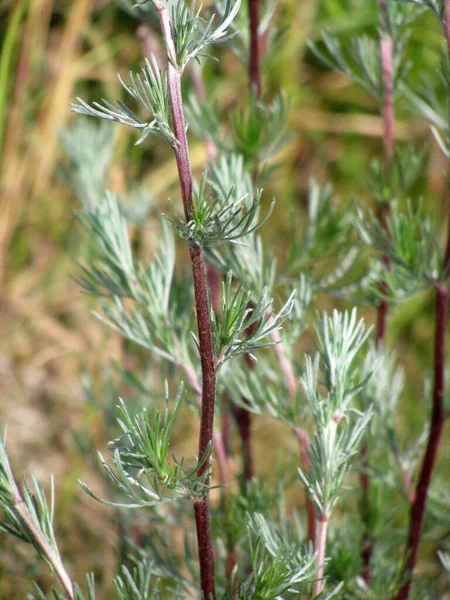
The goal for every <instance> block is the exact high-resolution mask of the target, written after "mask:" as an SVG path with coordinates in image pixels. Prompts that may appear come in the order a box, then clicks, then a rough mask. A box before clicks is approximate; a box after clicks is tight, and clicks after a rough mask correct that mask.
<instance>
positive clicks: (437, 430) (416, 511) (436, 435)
mask: <svg viewBox="0 0 450 600" xmlns="http://www.w3.org/2000/svg"><path fill="white" fill-rule="evenodd" d="M443 27H444V35H445V39H446V42H447V48H448V53H449V56H450V0H446V5H445V15H444V21H443ZM447 101H448V108H449V119H450V82H449V87H448V99H447ZM448 177H449V183H450V173H448ZM443 267H444V273H445V271H446V270H448V269H449V267H450V221H449V224H448V230H447V245H446V249H445V254H444V261H443ZM448 293H449V290H448V284H447V283H446V282H445V281H443V282H438V283H436V285H435V294H436V300H435V303H436V305H435V334H434V386H433V407H432V413H431V426H430V433H429V435H428V442H427V447H426V450H425V455H424V457H423V461H422V467H421V470H420V475H419V480H418V482H417V486H416V491H415V498H414V502H413V503H412V506H411V512H410V518H409V530H408V540H407V543H406V559H407V562H406V581H405V583H404V585H403V587H402V588H401V589H400V591H399V593H398V595H397V598H396V600H406V599H407V598H408V596H409V593H410V591H411V586H412V577H413V572H414V568H415V565H416V560H417V553H418V551H419V545H420V538H421V534H422V526H423V519H424V515H425V508H426V502H427V497H428V489H429V487H430V483H431V476H432V473H433V469H434V465H435V463H436V457H437V452H438V448H439V443H440V440H441V436H442V431H443V428H444V423H445V413H444V391H445V344H446V339H447V322H448V300H449V298H448Z"/></svg>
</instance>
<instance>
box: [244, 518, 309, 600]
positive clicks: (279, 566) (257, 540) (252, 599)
mask: <svg viewBox="0 0 450 600" xmlns="http://www.w3.org/2000/svg"><path fill="white" fill-rule="evenodd" d="M249 544H250V555H251V557H252V572H251V575H249V576H248V577H247V579H246V580H245V581H244V582H243V583H242V584H241V585H240V586H239V589H238V595H237V597H238V598H239V600H264V599H273V600H276V599H278V598H280V599H282V598H283V597H284V594H286V593H287V592H291V593H297V594H298V593H305V592H306V591H309V588H310V584H311V582H312V581H313V579H314V573H315V568H314V558H315V556H314V551H313V548H312V546H308V545H302V544H299V542H298V541H297V540H295V539H290V538H289V537H287V538H286V537H284V536H283V535H282V534H281V533H280V531H279V530H278V528H276V527H275V526H274V524H273V523H271V522H269V521H268V520H267V519H266V518H265V517H263V515H261V514H258V513H256V514H253V515H251V516H250V515H249Z"/></svg>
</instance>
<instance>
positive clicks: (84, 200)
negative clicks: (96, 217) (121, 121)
mask: <svg viewBox="0 0 450 600" xmlns="http://www.w3.org/2000/svg"><path fill="white" fill-rule="evenodd" d="M113 136H114V129H113V127H112V126H111V124H110V123H100V124H98V125H97V124H96V123H92V122H91V121H89V120H87V119H77V120H76V122H75V125H74V126H73V127H71V128H70V129H69V128H68V127H64V128H61V129H60V130H59V139H60V143H61V146H62V149H63V151H64V153H65V155H66V157H67V161H68V164H67V167H64V168H60V170H59V174H60V176H61V178H62V180H63V182H64V183H65V184H66V186H67V187H68V188H69V189H70V190H71V191H72V192H73V193H74V194H75V195H76V196H77V198H78V199H79V200H80V202H81V205H82V207H83V209H86V210H93V209H94V208H95V207H96V206H97V204H98V203H99V202H100V201H101V200H102V199H103V198H104V195H105V188H106V186H107V176H108V169H109V167H110V164H111V160H112V156H113V152H114V144H113Z"/></svg>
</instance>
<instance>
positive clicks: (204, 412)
mask: <svg viewBox="0 0 450 600" xmlns="http://www.w3.org/2000/svg"><path fill="white" fill-rule="evenodd" d="M154 5H155V8H156V9H157V11H158V13H159V17H160V21H161V28H162V33H163V38H164V41H165V45H166V51H167V56H166V62H167V80H168V86H169V96H170V105H171V111H172V121H173V129H174V133H175V137H176V139H177V141H178V144H177V146H176V147H175V148H174V152H175V159H176V163H177V168H178V177H179V181H180V188H181V197H182V200H183V207H184V214H185V217H186V220H189V217H190V213H191V212H192V208H193V204H192V202H193V200H192V195H193V182H192V171H191V164H190V160H189V150H188V143H187V137H186V125H185V120H184V112H183V101H182V95H181V72H180V70H179V69H178V68H176V67H175V66H174V65H173V63H172V62H171V57H175V56H176V52H175V44H174V40H173V35H172V27H171V23H170V14H169V10H168V8H167V5H166V3H165V2H164V3H162V2H154ZM190 257H191V266H192V276H193V280H194V295H195V308H196V314H197V326H198V338H199V344H200V361H201V366H202V406H201V421H200V436H199V449H198V457H199V461H201V460H202V458H204V456H205V454H206V453H207V452H209V451H210V447H211V445H212V441H213V429H214V404H215V399H216V366H215V359H214V352H213V346H212V338H211V323H210V319H209V305H208V288H207V284H206V272H205V263H204V259H203V253H202V250H201V248H200V247H199V246H190ZM209 465H210V458H208V460H207V461H205V462H204V464H203V465H202V466H201V467H200V468H199V470H198V475H199V476H202V475H204V473H205V471H206V470H207V469H208V468H209ZM207 483H209V478H208V479H207ZM194 511H195V523H196V528H197V541H198V553H199V562H200V578H201V588H202V593H203V597H204V599H205V600H213V599H215V597H216V592H215V580H214V552H213V545H212V537H211V516H210V506H209V492H206V493H205V495H204V496H202V498H201V499H200V500H197V501H195V503H194Z"/></svg>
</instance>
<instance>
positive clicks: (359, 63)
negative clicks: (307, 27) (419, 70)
mask: <svg viewBox="0 0 450 600" xmlns="http://www.w3.org/2000/svg"><path fill="white" fill-rule="evenodd" d="M322 42H323V46H324V50H322V48H321V47H319V46H318V45H317V44H312V43H310V44H309V47H310V50H311V51H312V52H313V53H314V54H315V56H317V58H318V59H319V60H320V61H322V62H323V63H324V64H325V65H327V67H329V68H330V69H333V70H335V71H340V72H341V73H344V74H345V75H347V77H349V78H350V79H353V81H355V82H356V83H357V84H358V85H360V86H362V87H363V88H365V89H366V90H367V91H368V92H370V93H371V94H372V96H374V98H375V99H376V100H377V101H378V102H379V103H380V104H381V103H382V101H383V89H384V88H383V71H382V66H381V57H380V47H379V43H378V41H377V40H375V39H372V38H370V37H368V36H366V35H364V36H361V37H359V38H355V39H353V40H351V43H350V44H348V47H349V48H350V49H349V51H348V52H346V51H345V50H344V49H343V46H342V44H341V42H340V41H339V40H338V39H337V38H336V37H335V36H334V35H333V34H332V33H331V32H330V31H326V32H324V33H323V34H322ZM407 42H408V36H407V35H401V36H399V37H398V38H396V40H395V44H396V48H395V51H394V55H393V56H394V61H393V81H394V90H395V91H398V90H399V89H400V84H401V82H402V81H403V80H404V79H405V77H406V75H407V73H408V71H409V67H410V65H409V64H408V63H405V59H404V56H405V55H406V45H407Z"/></svg>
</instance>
